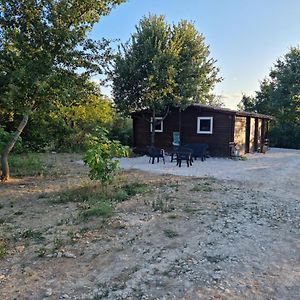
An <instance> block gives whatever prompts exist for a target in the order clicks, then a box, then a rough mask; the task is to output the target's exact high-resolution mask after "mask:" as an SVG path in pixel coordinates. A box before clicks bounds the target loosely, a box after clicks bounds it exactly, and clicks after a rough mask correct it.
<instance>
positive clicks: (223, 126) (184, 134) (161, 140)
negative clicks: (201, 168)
mask: <svg viewBox="0 0 300 300" xmlns="http://www.w3.org/2000/svg"><path fill="white" fill-rule="evenodd" d="M198 117H213V133H212V134H199V133H197V118H198ZM148 118H149V120H150V115H148ZM179 118H180V115H179V110H178V109H172V110H171V112H170V113H169V115H168V116H167V117H166V119H165V120H164V122H163V132H156V133H155V146H156V147H159V148H163V149H165V150H170V149H171V148H172V142H173V132H175V131H179ZM233 119H234V116H232V115H231V114H224V113H220V112H215V111H212V110H207V109H204V108H198V107H189V108H187V109H186V110H185V111H183V112H181V124H182V125H181V144H182V145H184V144H188V143H206V144H208V145H209V151H210V154H211V155H212V156H228V155H229V142H230V141H232V140H233V134H232V121H233ZM133 120H134V121H133V129H134V142H133V145H134V147H135V148H136V149H137V151H138V152H143V151H145V150H146V149H147V146H148V145H150V141H151V133H150V123H149V122H147V121H145V120H144V119H142V118H141V117H136V116H134V117H133Z"/></svg>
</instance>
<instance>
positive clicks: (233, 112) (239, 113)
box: [131, 103, 274, 120]
mask: <svg viewBox="0 0 300 300" xmlns="http://www.w3.org/2000/svg"><path fill="white" fill-rule="evenodd" d="M193 106H195V107H200V108H204V109H205V110H211V111H215V112H220V113H224V114H231V115H236V116H242V117H255V118H262V119H268V120H273V119H274V118H273V117H272V116H268V115H264V114H259V113H255V112H247V111H239V110H233V109H229V108H225V107H216V106H210V105H205V104H199V103H195V104H192V105H190V106H188V107H193ZM142 112H143V113H146V114H147V113H150V111H149V110H147V109H144V110H140V111H135V112H133V113H131V116H134V115H136V114H140V113H142Z"/></svg>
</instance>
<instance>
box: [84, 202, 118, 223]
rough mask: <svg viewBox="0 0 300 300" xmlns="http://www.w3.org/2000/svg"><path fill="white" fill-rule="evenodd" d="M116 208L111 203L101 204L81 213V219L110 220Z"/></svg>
mask: <svg viewBox="0 0 300 300" xmlns="http://www.w3.org/2000/svg"><path fill="white" fill-rule="evenodd" d="M113 212H114V208H113V207H112V205H111V203H109V202H99V203H97V204H95V205H94V206H92V207H91V208H88V209H85V210H83V211H82V212H81V213H80V215H79V216H80V218H81V219H83V220H87V219H90V218H92V217H102V218H109V217H111V216H112V214H113Z"/></svg>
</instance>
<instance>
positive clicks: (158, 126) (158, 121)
mask: <svg viewBox="0 0 300 300" xmlns="http://www.w3.org/2000/svg"><path fill="white" fill-rule="evenodd" d="M156 122H157V123H156V125H155V130H161V125H162V123H161V120H156Z"/></svg>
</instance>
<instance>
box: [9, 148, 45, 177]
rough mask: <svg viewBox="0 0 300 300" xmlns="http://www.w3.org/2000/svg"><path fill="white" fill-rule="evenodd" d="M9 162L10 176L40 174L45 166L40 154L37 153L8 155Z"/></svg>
mask: <svg viewBox="0 0 300 300" xmlns="http://www.w3.org/2000/svg"><path fill="white" fill-rule="evenodd" d="M9 164H10V169H11V173H12V176H16V177H22V176H40V175H43V174H44V172H45V170H46V168H45V165H44V164H43V163H42V160H41V158H40V155H39V154H37V153H26V154H22V155H19V154H18V155H17V154H14V155H10V156H9Z"/></svg>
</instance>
